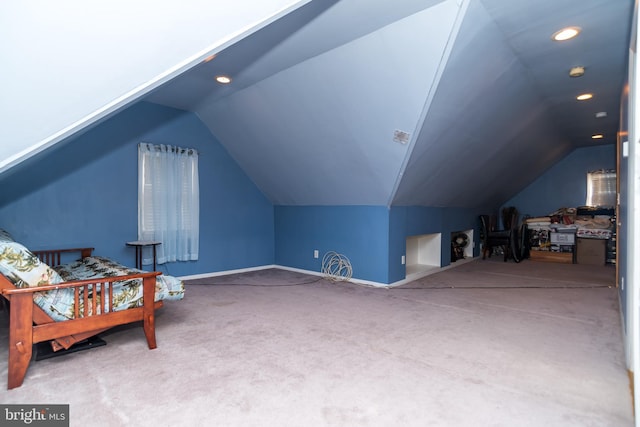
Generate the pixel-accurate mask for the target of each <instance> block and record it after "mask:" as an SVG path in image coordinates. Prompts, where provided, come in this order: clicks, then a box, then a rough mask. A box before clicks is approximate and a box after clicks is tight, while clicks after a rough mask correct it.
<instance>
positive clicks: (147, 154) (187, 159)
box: [138, 143, 200, 264]
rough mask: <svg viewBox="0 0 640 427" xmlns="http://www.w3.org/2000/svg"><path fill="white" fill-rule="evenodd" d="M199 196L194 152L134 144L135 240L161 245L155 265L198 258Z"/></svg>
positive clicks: (146, 257)
mask: <svg viewBox="0 0 640 427" xmlns="http://www.w3.org/2000/svg"><path fill="white" fill-rule="evenodd" d="M199 193H200V191H199V186H198V152H197V151H196V150H193V149H190V148H180V147H173V146H170V145H153V144H147V143H141V144H139V145H138V239H139V240H146V241H149V240H155V241H159V242H161V244H160V245H158V247H157V261H158V264H162V263H165V262H171V261H192V260H197V259H198V246H199V223H200V202H199V197H200V196H199ZM151 263H152V259H151V258H150V254H145V255H144V259H143V264H151Z"/></svg>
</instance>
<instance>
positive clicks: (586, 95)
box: [576, 93, 593, 101]
mask: <svg viewBox="0 0 640 427" xmlns="http://www.w3.org/2000/svg"><path fill="white" fill-rule="evenodd" d="M591 98H593V94H592V93H583V94H580V95H578V96H576V99H577V100H578V101H586V100H587V99H591Z"/></svg>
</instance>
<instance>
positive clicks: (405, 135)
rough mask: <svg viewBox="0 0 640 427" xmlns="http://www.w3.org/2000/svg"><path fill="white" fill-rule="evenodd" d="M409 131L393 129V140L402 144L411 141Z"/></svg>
mask: <svg viewBox="0 0 640 427" xmlns="http://www.w3.org/2000/svg"><path fill="white" fill-rule="evenodd" d="M409 136H410V135H409V132H405V131H402V130H395V131H393V140H394V141H395V142H399V143H400V144H406V143H407V142H409Z"/></svg>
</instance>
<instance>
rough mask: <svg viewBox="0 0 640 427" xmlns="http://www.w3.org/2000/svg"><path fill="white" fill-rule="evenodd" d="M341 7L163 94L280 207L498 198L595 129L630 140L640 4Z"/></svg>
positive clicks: (223, 58) (295, 21)
mask: <svg viewBox="0 0 640 427" xmlns="http://www.w3.org/2000/svg"><path fill="white" fill-rule="evenodd" d="M330 3H331V4H330V6H328V7H327V2H317V1H312V2H311V3H309V4H307V5H305V6H303V7H301V8H300V9H298V10H296V11H294V12H292V13H290V14H288V15H287V16H285V17H283V18H281V19H279V20H278V21H276V22H274V23H272V24H271V25H269V26H267V27H266V28H264V29H262V30H260V31H258V32H256V33H254V34H253V35H251V36H249V37H247V38H245V39H244V40H242V41H240V42H238V43H236V44H234V45H233V46H230V47H229V48H227V49H225V50H224V51H222V52H220V53H219V54H218V55H217V56H216V57H215V58H213V59H212V60H210V61H208V62H203V63H202V64H200V65H198V66H196V67H194V68H193V69H192V70H190V71H188V72H187V73H184V74H183V75H181V76H180V77H178V78H176V79H174V80H172V81H171V82H169V83H167V84H165V85H164V86H162V87H160V88H159V89H158V90H157V91H155V92H154V93H152V94H151V95H150V96H149V97H148V98H147V100H149V101H151V102H155V103H159V104H163V105H167V106H171V107H176V108H180V109H185V110H189V111H193V112H195V113H196V114H198V116H199V117H200V118H201V120H202V121H203V122H204V123H205V124H206V125H207V126H208V127H209V129H210V130H211V132H212V133H213V134H214V135H215V136H216V137H217V138H218V139H219V140H220V141H221V143H222V144H223V145H224V146H225V147H226V149H227V150H228V151H229V153H230V154H231V155H232V156H233V157H234V158H235V159H236V161H237V162H238V163H239V164H240V165H241V167H242V168H243V169H244V170H245V171H246V172H247V173H248V174H249V176H250V177H251V178H252V179H253V180H254V182H255V183H256V184H257V185H258V186H259V187H260V188H261V189H262V190H263V191H264V193H265V194H266V195H267V196H268V197H269V198H270V199H271V200H272V201H273V202H274V203H275V204H290V205H322V204H335V205H343V204H366V205H394V204H398V205H424V206H456V207H474V206H488V205H496V204H500V203H503V202H505V201H506V200H508V199H509V198H510V197H511V196H513V195H514V194H516V193H517V192H518V191H520V190H521V189H522V188H524V187H525V186H526V185H527V184H529V183H530V182H532V180H533V179H535V178H536V177H537V176H539V175H540V174H541V173H543V172H544V171H545V170H546V169H548V168H549V167H550V166H551V165H553V164H554V163H555V162H557V161H558V160H559V159H561V158H562V157H563V156H565V155H566V154H568V153H569V152H570V151H572V150H573V149H575V148H576V147H582V146H588V145H592V144H594V142H593V140H592V139H591V136H592V134H595V133H602V134H603V135H604V139H602V140H599V141H598V142H597V143H599V144H602V143H606V144H613V143H615V141H616V132H617V129H618V121H619V117H618V110H619V104H620V96H621V93H622V90H623V84H624V78H625V77H624V76H625V73H626V67H627V62H626V61H627V51H628V40H629V31H630V30H629V29H630V24H631V13H632V6H633V1H632V0H620V1H611V0H537V1H535V2H532V1H530V0H470V1H461V0H420V1H418V0H403V1H400V2H389V1H386V0H340V1H334V2H330ZM567 26H577V27H580V28H581V29H582V32H581V34H579V35H578V37H576V38H575V39H572V40H568V41H564V42H557V41H553V40H552V39H551V35H552V34H553V33H554V32H555V31H557V30H559V29H561V28H563V27H567ZM574 66H583V67H585V70H586V73H585V75H584V76H582V77H579V78H572V77H570V76H569V70H570V69H571V68H572V67H574ZM221 74H224V75H228V76H230V77H231V78H232V79H233V81H232V83H231V84H229V85H220V84H218V83H216V82H215V81H214V77H215V76H217V75H221ZM583 92H591V93H593V94H594V97H593V99H591V100H589V101H584V102H578V101H577V100H576V96H577V95H578V94H580V93H583ZM597 112H606V113H607V116H606V117H605V118H596V116H595V114H596V113H597ZM398 131H399V132H398ZM407 134H408V135H407ZM398 136H399V137H400V138H398ZM403 136H404V137H406V141H403V142H398V141H396V139H402V137H403Z"/></svg>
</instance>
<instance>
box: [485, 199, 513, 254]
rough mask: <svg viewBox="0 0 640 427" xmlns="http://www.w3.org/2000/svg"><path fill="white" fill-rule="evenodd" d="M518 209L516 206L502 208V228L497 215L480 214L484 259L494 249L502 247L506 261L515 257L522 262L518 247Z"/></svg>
mask: <svg viewBox="0 0 640 427" xmlns="http://www.w3.org/2000/svg"><path fill="white" fill-rule="evenodd" d="M518 220H519V214H518V210H517V209H516V208H514V207H508V208H504V209H502V224H503V226H504V228H503V229H502V230H498V229H497V218H496V216H495V215H480V224H481V230H480V231H481V234H480V237H481V240H482V259H486V257H487V254H489V257H491V254H492V253H493V249H494V248H496V247H500V248H502V251H503V253H504V261H505V262H507V260H508V259H509V258H513V260H514V261H515V262H520V255H521V254H520V250H519V248H518Z"/></svg>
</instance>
